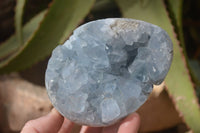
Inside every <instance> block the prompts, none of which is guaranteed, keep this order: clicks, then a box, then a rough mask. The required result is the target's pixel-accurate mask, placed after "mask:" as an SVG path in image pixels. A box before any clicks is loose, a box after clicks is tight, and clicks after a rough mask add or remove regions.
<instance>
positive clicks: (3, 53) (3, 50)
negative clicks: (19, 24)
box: [0, 11, 46, 64]
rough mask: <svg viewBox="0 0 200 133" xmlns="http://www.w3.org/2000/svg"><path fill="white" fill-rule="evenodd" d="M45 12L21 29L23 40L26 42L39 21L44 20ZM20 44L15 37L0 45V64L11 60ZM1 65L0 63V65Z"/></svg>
mask: <svg viewBox="0 0 200 133" xmlns="http://www.w3.org/2000/svg"><path fill="white" fill-rule="evenodd" d="M45 12H46V11H43V12H41V13H39V14H38V15H36V16H35V17H33V18H32V20H31V21H30V22H28V23H27V24H26V25H25V26H24V27H23V28H22V34H23V40H24V42H27V41H28V40H29V39H30V37H31V35H32V34H33V33H34V31H35V30H36V29H37V27H38V26H39V24H40V22H41V20H42V19H43V18H44V14H45ZM20 46H21V45H20V42H19V41H18V39H17V35H16V34H15V35H13V36H11V37H10V38H9V39H8V40H7V41H6V42H4V43H2V44H1V45H0V60H1V62H6V60H7V59H9V58H12V56H14V54H16V52H17V51H18V50H19V49H20ZM0 64H1V63H0Z"/></svg>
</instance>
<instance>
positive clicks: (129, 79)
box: [45, 18, 173, 126]
mask: <svg viewBox="0 0 200 133" xmlns="http://www.w3.org/2000/svg"><path fill="white" fill-rule="evenodd" d="M172 54H173V48H172V42H171V40H170V38H169V36H168V35H167V33H166V32H165V31H164V30H162V29H161V28H160V27H158V26H155V25H153V24H150V23H147V22H143V21H139V20H133V19H119V18H118V19H102V20H97V21H92V22H89V23H86V24H84V25H82V26H80V27H78V28H77V29H76V30H75V31H74V32H73V35H72V36H71V37H70V38H69V40H67V41H66V42H65V43H64V44H63V45H60V46H58V47H57V48H55V49H54V51H53V53H52V56H51V58H50V60H49V63H48V67H47V70H46V77H45V83H46V88H47V92H48V95H49V97H50V100H51V102H52V104H53V105H54V107H55V108H56V109H57V110H58V111H59V112H60V113H61V114H62V115H64V116H65V117H67V118H68V119H70V120H72V121H74V122H76V123H79V124H84V125H90V126H108V125H111V124H113V123H115V122H117V121H118V120H119V119H121V118H123V117H125V116H127V115H128V114H130V113H132V112H134V111H136V110H137V109H138V108H139V107H140V106H141V105H142V104H143V103H144V102H145V101H146V100H147V98H148V96H149V94H150V93H151V91H152V88H153V84H156V85H158V84H160V83H161V82H162V81H163V80H164V78H165V76H166V74H167V72H168V71H169V68H170V65H171V61H172Z"/></svg>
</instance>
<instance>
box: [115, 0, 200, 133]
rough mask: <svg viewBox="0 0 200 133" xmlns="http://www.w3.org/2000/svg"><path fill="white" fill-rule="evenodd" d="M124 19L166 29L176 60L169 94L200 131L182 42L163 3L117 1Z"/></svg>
mask: <svg viewBox="0 0 200 133" xmlns="http://www.w3.org/2000/svg"><path fill="white" fill-rule="evenodd" d="M116 2H117V3H118V5H119V7H120V9H121V11H122V14H123V16H124V17H127V18H133V19H140V20H144V21H147V22H150V23H153V24H156V25H158V26H160V27H162V28H163V29H164V30H166V31H167V32H168V34H169V36H170V38H171V39H172V42H173V44H174V45H173V47H174V57H173V62H172V66H171V68H170V71H169V73H168V75H167V77H166V80H165V82H166V86H167V88H168V93H169V94H170V95H171V96H172V99H173V100H174V102H175V106H176V108H177V110H178V111H179V112H180V115H181V116H182V117H183V118H184V120H185V122H186V123H187V125H188V126H189V127H190V128H191V129H192V130H193V131H194V132H197V133H198V132H200V126H199V123H200V109H199V105H198V102H197V97H196V95H195V92H194V88H193V85H192V82H191V80H190V75H189V74H188V70H187V67H186V64H185V58H184V56H183V53H182V51H181V48H180V45H179V41H178V40H177V38H176V37H175V36H174V31H173V27H172V25H171V23H170V19H169V17H168V15H167V12H166V9H165V6H164V3H163V1H161V0H148V1H147V0H146V1H145V3H144V2H143V1H141V0H132V1H130V0H116Z"/></svg>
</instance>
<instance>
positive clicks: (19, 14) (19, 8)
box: [15, 0, 26, 45]
mask: <svg viewBox="0 0 200 133" xmlns="http://www.w3.org/2000/svg"><path fill="white" fill-rule="evenodd" d="M25 3H26V0H17V4H16V8H15V29H16V34H17V38H18V41H19V44H20V45H23V34H22V18H23V12H24V6H25Z"/></svg>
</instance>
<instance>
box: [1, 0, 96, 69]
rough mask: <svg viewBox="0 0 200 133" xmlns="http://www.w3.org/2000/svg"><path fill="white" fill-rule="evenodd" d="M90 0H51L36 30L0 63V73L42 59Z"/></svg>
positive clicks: (82, 14)
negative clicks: (10, 55)
mask: <svg viewBox="0 0 200 133" xmlns="http://www.w3.org/2000/svg"><path fill="white" fill-rule="evenodd" d="M93 3H94V0H87V1H86V0H85V1H83V0H55V1H53V3H52V4H51V7H50V8H49V10H48V12H47V14H46V16H45V18H44V19H43V21H42V22H41V24H40V26H39V28H38V30H37V31H36V32H34V33H33V35H32V36H31V38H30V39H29V40H28V41H27V42H26V44H25V45H24V46H23V47H22V48H20V50H19V51H18V52H17V53H16V54H14V55H13V56H12V57H11V58H9V59H7V60H6V61H3V62H1V63H0V67H1V69H0V73H5V72H11V71H17V70H21V69H24V68H27V67H28V66H31V65H32V64H33V63H36V62H37V61H39V60H41V59H43V58H44V57H46V56H47V55H49V54H50V53H51V51H52V50H53V49H54V48H55V47H56V46H57V45H58V42H59V41H60V40H61V38H62V41H63V40H64V39H63V35H64V36H65V37H66V36H69V34H70V33H71V32H72V30H73V29H74V28H75V27H76V26H77V25H78V24H79V23H80V22H81V20H82V19H83V18H84V17H85V16H86V15H87V14H88V12H89V10H90V9H91V7H92V5H93Z"/></svg>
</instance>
